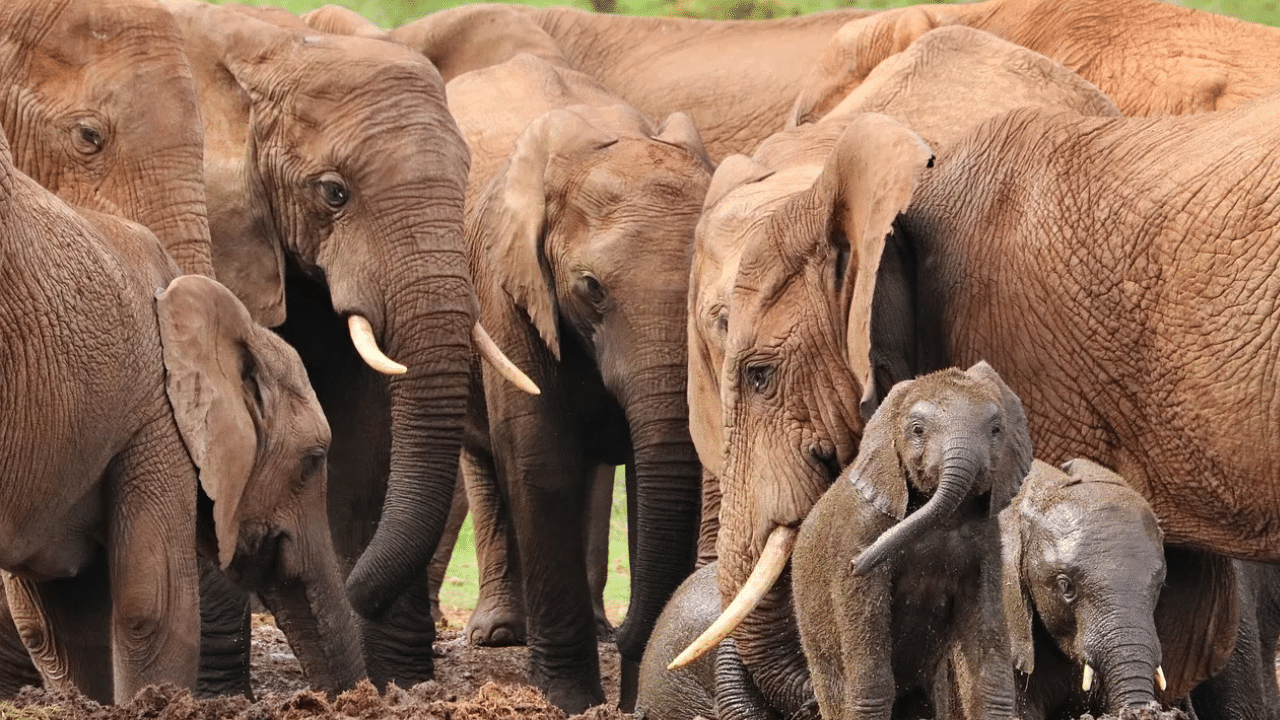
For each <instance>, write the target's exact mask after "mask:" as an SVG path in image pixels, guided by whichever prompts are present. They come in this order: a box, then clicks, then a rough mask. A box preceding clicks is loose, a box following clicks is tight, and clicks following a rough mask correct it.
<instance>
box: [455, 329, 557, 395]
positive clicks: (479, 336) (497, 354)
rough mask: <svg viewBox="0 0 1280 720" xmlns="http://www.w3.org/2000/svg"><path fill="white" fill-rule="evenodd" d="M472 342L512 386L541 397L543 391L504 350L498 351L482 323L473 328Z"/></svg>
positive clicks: (486, 360) (481, 355)
mask: <svg viewBox="0 0 1280 720" xmlns="http://www.w3.org/2000/svg"><path fill="white" fill-rule="evenodd" d="M471 340H472V342H474V343H475V344H476V350H479V351H480V357H482V358H484V359H485V362H487V363H489V364H490V365H492V366H493V369H494V370H497V371H498V374H499V375H501V376H502V377H504V378H506V379H507V380H508V381H509V382H510V383H511V384H512V385H515V386H516V387H518V388H520V389H521V390H523V391H525V392H527V393H529V394H530V395H541V394H542V391H541V390H539V389H538V386H537V384H536V383H534V382H533V380H531V379H529V376H528V375H525V374H524V373H523V372H522V371H521V370H520V368H518V367H516V364H515V363H513V362H511V358H508V357H507V356H506V355H505V354H504V353H503V352H502V350H499V349H498V344H497V343H495V342H494V341H493V338H491V337H489V332H488V331H487V330H485V329H484V326H483V325H481V324H480V323H478V322H477V323H476V324H475V325H473V326H471Z"/></svg>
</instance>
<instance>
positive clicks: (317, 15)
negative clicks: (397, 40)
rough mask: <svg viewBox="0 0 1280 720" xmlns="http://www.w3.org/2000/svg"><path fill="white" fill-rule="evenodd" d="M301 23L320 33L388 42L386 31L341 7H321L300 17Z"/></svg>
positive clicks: (358, 14)
mask: <svg viewBox="0 0 1280 720" xmlns="http://www.w3.org/2000/svg"><path fill="white" fill-rule="evenodd" d="M302 21H303V22H305V23H306V24H307V25H308V26H310V27H312V28H315V29H316V30H319V31H320V32H327V33H333V34H335V35H359V36H360V37H368V38H375V39H377V40H390V39H391V36H390V35H389V34H388V33H387V31H386V30H383V29H382V28H380V27H378V26H377V25H374V24H373V23H371V22H369V20H368V19H367V18H365V16H363V15H361V14H360V13H358V12H356V11H355V10H351V9H350V8H346V7H343V6H342V5H321V6H320V7H318V8H316V9H315V10H312V11H311V12H308V13H304V14H303V15H302Z"/></svg>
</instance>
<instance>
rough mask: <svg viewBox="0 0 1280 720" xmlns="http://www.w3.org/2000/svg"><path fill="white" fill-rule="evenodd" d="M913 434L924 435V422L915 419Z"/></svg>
mask: <svg viewBox="0 0 1280 720" xmlns="http://www.w3.org/2000/svg"><path fill="white" fill-rule="evenodd" d="M911 434H912V435H915V436H916V437H924V423H922V422H920V421H919V420H914V421H912V423H911Z"/></svg>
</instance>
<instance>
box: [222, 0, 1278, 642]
mask: <svg viewBox="0 0 1280 720" xmlns="http://www.w3.org/2000/svg"><path fill="white" fill-rule="evenodd" d="M214 1H215V2H218V1H220V0H214ZM239 1H240V2H244V3H245V4H248V5H278V6H281V7H284V8H286V9H288V10H291V11H292V12H294V13H298V14H301V13H304V12H307V11H308V10H312V9H314V8H316V7H319V6H320V5H323V4H325V3H326V1H327V2H332V3H336V4H339V5H345V6H346V7H349V8H351V9H352V10H355V11H357V12H359V13H361V14H362V15H364V16H365V17H366V18H368V19H369V20H371V21H373V22H374V23H376V24H378V25H380V26H382V27H384V28H392V27H397V26H399V25H402V24H404V23H405V22H408V21H410V20H413V19H414V18H418V17H421V16H423V15H426V14H428V13H431V12H434V11H436V10H442V9H444V8H448V7H453V6H455V5H461V4H464V3H463V2H461V1H460V0H239ZM942 1H943V2H946V1H948V0H942ZM1063 1H1064V2H1071V1H1072V0H1063ZM1176 2H1177V4H1181V5H1185V6H1188V7H1195V8H1199V9H1201V10H1208V11H1210V12H1216V13H1222V14H1224V15H1232V16H1235V17H1239V18H1242V19H1245V20H1249V21H1251V22H1258V23H1263V24H1266V25H1272V26H1280V0H1176ZM526 4H529V5H538V6H549V5H573V6H577V7H581V8H584V9H588V10H590V9H596V10H614V11H616V12H619V13H625V14H632V15H681V16H686V17H707V18H771V17H780V16H784V15H800V14H804V13H810V12H817V11H819V10H830V9H833V8H838V7H859V8H871V9H884V8H890V7H899V6H902V5H912V4H915V1H914V0H527V2H526ZM622 488H623V483H622V481H621V478H619V479H618V481H617V482H615V484H614V495H613V516H612V520H611V523H610V533H609V565H610V568H611V569H612V571H611V572H610V575H609V583H608V585H607V586H606V588H605V606H606V609H607V610H608V612H609V616H610V618H611V619H613V621H614V622H615V623H616V622H618V621H619V620H621V618H622V615H623V614H625V613H626V605H627V597H628V594H629V592H628V591H629V583H630V580H631V570H630V566H629V565H628V562H627V511H626V495H625V493H624V492H623V489H622ZM476 580H477V571H476V556H475V543H474V541H473V539H472V534H471V519H470V518H468V519H467V522H466V524H465V525H464V526H463V528H462V535H461V536H460V537H459V539H458V545H457V548H456V549H455V550H454V555H453V561H452V563H450V565H449V574H448V576H447V577H446V579H445V583H444V586H443V587H442V588H441V590H440V602H441V606H442V607H443V609H444V610H445V611H446V617H447V618H448V619H449V621H450V623H451V624H455V625H456V624H457V623H458V622H460V621H461V622H465V617H466V616H467V615H468V614H469V613H470V610H471V608H473V607H475V600H476Z"/></svg>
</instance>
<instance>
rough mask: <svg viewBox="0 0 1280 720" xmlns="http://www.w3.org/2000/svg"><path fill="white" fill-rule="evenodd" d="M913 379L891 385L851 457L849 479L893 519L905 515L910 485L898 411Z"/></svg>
mask: <svg viewBox="0 0 1280 720" xmlns="http://www.w3.org/2000/svg"><path fill="white" fill-rule="evenodd" d="M913 382H914V381H912V380H908V381H905V382H900V383H898V384H897V385H894V386H893V389H891V390H890V391H889V395H888V396H887V397H886V398H885V400H884V404H882V405H881V406H880V408H879V409H878V410H876V412H875V414H874V415H872V416H871V419H870V420H868V421H867V426H866V428H864V429H863V431H862V441H861V442H860V443H859V445H858V457H856V458H854V461H853V472H852V473H851V474H850V476H849V480H850V482H852V483H853V486H854V487H855V488H857V490H858V492H860V493H862V496H863V497H864V498H866V499H867V502H869V503H871V504H872V505H874V506H875V508H876V509H877V510H879V511H880V512H882V513H884V514H885V515H888V516H889V517H891V518H893V519H895V520H901V519H903V518H905V517H906V516H907V500H908V496H909V493H910V488H909V487H908V485H907V476H906V472H905V471H904V469H903V467H902V461H901V459H900V457H899V455H898V438H899V436H901V434H902V428H900V427H898V423H899V422H901V414H902V412H903V409H904V407H903V406H904V405H905V404H906V396H907V392H908V391H909V389H910V388H911V386H912V384H913Z"/></svg>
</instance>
